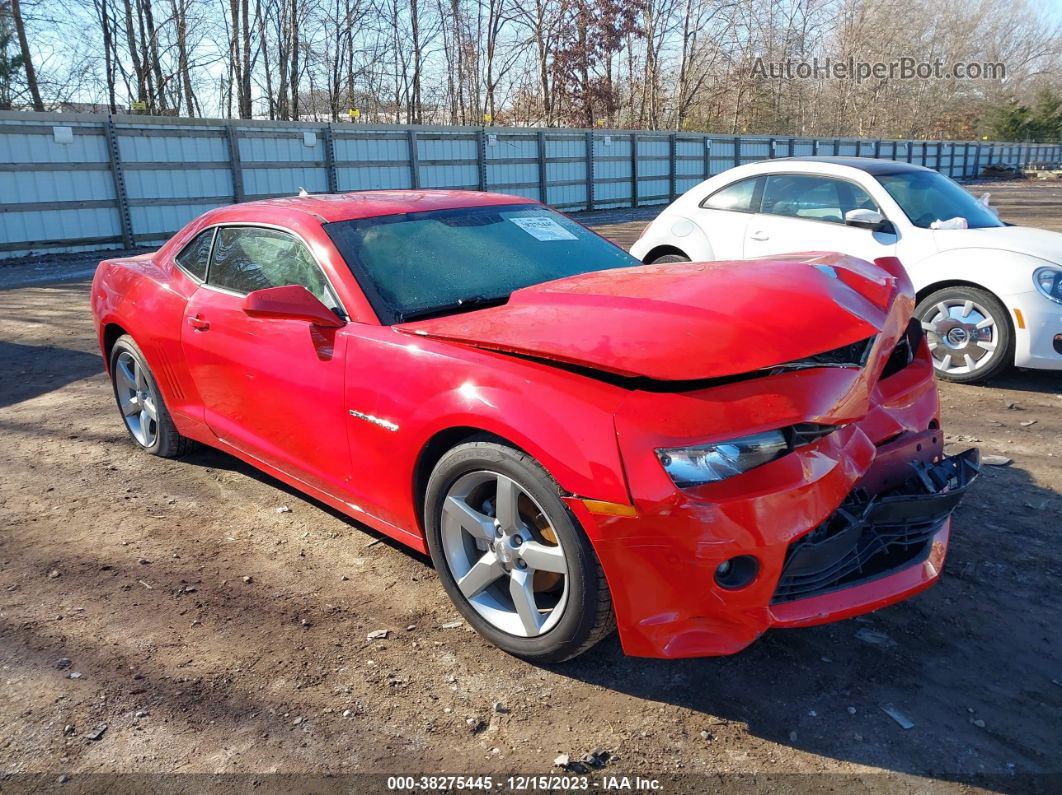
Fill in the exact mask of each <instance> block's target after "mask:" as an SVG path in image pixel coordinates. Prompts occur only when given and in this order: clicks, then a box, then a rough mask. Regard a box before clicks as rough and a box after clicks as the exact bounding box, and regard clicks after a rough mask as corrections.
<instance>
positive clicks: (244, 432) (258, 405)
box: [181, 226, 350, 496]
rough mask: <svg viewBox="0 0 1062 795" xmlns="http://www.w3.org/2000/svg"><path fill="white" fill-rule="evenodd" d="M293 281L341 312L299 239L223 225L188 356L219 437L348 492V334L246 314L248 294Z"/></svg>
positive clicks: (186, 339) (190, 310)
mask: <svg viewBox="0 0 1062 795" xmlns="http://www.w3.org/2000/svg"><path fill="white" fill-rule="evenodd" d="M285 284H301V285H302V286H304V287H306V288H307V289H308V290H310V292H312V293H314V295H316V296H317V297H318V298H320V299H322V301H323V302H324V303H325V304H326V306H330V307H337V308H339V307H338V300H337V299H336V298H335V297H334V296H335V293H334V291H333V290H332V288H331V286H330V285H329V284H328V281H327V279H326V278H325V276H324V274H323V273H322V272H321V270H320V268H319V267H318V265H317V264H316V262H314V260H313V257H312V255H311V254H310V253H309V251H308V250H307V249H306V247H305V245H304V244H303V243H302V242H301V241H300V240H298V239H297V238H295V237H294V236H292V235H290V234H288V233H287V232H282V231H279V230H276V229H268V228H264V227H252V226H239V227H224V228H221V229H219V230H218V234H217V238H216V240H215V243H214V251H213V254H212V256H211V261H210V269H209V271H208V275H207V281H206V284H204V285H202V286H200V287H199V289H198V290H196V292H195V293H194V294H193V295H192V297H191V300H189V302H188V305H187V309H186V311H185V318H184V320H185V322H184V324H183V329H182V332H181V336H182V343H183V349H184V356H185V360H186V361H187V364H188V368H189V370H190V372H191V376H192V379H193V380H194V382H195V384H196V386H197V388H198V391H199V394H200V396H201V398H202V401H203V410H204V419H205V421H206V423H207V425H208V426H209V427H210V429H211V430H212V431H213V432H214V433H215V434H216V435H217V436H218V438H219V439H221V440H222V441H224V442H227V443H228V444H231V445H232V446H234V447H236V448H238V449H239V450H241V451H243V452H245V453H247V454H249V455H251V456H254V457H255V458H257V459H259V460H261V461H263V462H265V463H267V464H271V465H273V466H275V467H277V468H279V469H281V470H283V471H285V472H287V473H288V474H291V475H294V476H296V477H298V478H300V479H304V480H305V481H306V482H307V483H309V484H311V485H313V486H316V487H318V488H320V489H322V490H324V491H326V492H329V493H331V494H333V495H337V496H338V495H339V494H340V493H342V491H343V490H344V488H343V487H344V484H345V483H346V481H347V479H348V478H349V475H350V454H349V445H348V442H347V434H346V425H345V419H344V418H345V411H344V408H343V383H344V369H345V368H344V365H343V352H344V349H345V347H346V346H345V341H346V335H344V334H343V333H342V332H341V331H337V330H336V329H326V328H319V327H317V326H313V325H311V324H310V323H308V322H306V321H300V320H288V319H279V318H268V317H251V316H249V315H248V314H247V313H245V312H244V311H243V300H244V296H245V295H246V294H247V293H249V292H252V291H253V290H257V289H263V288H267V287H279V286H282V285H285Z"/></svg>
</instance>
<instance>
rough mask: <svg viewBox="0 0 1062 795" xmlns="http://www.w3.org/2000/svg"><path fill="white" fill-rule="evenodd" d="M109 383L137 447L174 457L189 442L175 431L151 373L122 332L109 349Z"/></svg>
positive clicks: (140, 355) (134, 346)
mask: <svg viewBox="0 0 1062 795" xmlns="http://www.w3.org/2000/svg"><path fill="white" fill-rule="evenodd" d="M110 363H111V368H110V370H111V386H112V387H113V388H114V399H115V402H117V404H118V411H119V413H120V414H121V416H122V421H123V422H124V423H125V429H126V430H127V431H129V436H130V437H132V439H133V442H135V443H136V446H137V447H139V448H140V449H141V450H145V451H147V452H148V453H151V454H152V455H157V456H160V457H162V458H176V457H177V456H179V455H181V454H182V453H184V452H185V451H186V450H187V449H188V447H189V445H190V442H189V440H188V439H186V438H185V437H183V436H181V434H180V433H178V432H177V427H176V426H175V425H174V424H173V418H172V417H171V416H170V412H169V410H168V409H167V408H166V403H165V402H164V401H163V399H162V392H160V391H159V387H158V383H157V382H156V381H155V376H154V375H152V373H151V368H149V367H148V365H147V360H146V359H145V358H144V354H143V352H141V350H140V347H139V346H138V345H137V344H136V342H135V341H134V340H133V338H132V337H130V336H129V335H128V334H123V335H122V336H121V337H119V338H118V339H117V341H115V343H114V347H112V348H111V362H110Z"/></svg>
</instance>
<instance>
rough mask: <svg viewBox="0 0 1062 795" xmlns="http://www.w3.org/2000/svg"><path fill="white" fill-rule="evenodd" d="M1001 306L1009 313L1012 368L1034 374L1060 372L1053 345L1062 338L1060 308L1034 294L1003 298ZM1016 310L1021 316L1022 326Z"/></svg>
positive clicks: (1060, 356) (1060, 358)
mask: <svg viewBox="0 0 1062 795" xmlns="http://www.w3.org/2000/svg"><path fill="white" fill-rule="evenodd" d="M1003 302H1004V303H1005V304H1006V306H1007V307H1008V309H1009V310H1010V312H1011V313H1012V315H1011V322H1012V323H1013V325H1014V331H1015V340H1014V364H1015V365H1017V366H1018V367H1029V368H1033V369H1036V370H1062V350H1059V348H1058V344H1057V343H1056V342H1055V338H1056V337H1057V336H1059V335H1062V304H1056V303H1055V302H1054V301H1051V300H1049V299H1047V298H1045V297H1044V296H1042V295H1040V293H1038V292H1035V291H1032V292H1028V293H1022V294H1020V295H1013V296H1009V297H1004V298H1003ZM1015 310H1017V311H1018V312H1020V313H1021V322H1018V319H1017V317H1016V314H1015ZM1022 326H1024V328H1022Z"/></svg>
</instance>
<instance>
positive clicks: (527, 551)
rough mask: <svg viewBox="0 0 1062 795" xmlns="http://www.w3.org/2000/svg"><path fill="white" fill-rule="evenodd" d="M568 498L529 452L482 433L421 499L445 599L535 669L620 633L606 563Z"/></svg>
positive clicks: (451, 458)
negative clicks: (616, 630)
mask: <svg viewBox="0 0 1062 795" xmlns="http://www.w3.org/2000/svg"><path fill="white" fill-rule="evenodd" d="M561 494H562V492H561V489H560V487H559V486H558V485H557V483H556V481H554V480H553V478H551V477H550V476H549V474H548V473H547V472H546V470H545V469H544V468H543V467H542V465H541V464H539V463H538V462H537V461H535V460H534V459H533V458H531V457H530V456H529V455H527V454H525V453H523V452H521V451H519V450H517V449H515V448H513V447H510V446H509V445H506V444H503V443H501V442H500V440H498V439H496V438H495V437H490V436H481V437H476V438H475V440H474V441H470V442H467V443H465V444H461V445H458V446H457V447H455V448H453V449H452V450H450V451H449V452H447V453H446V454H445V455H444V456H443V457H442V459H440V461H439V463H438V464H437V465H436V466H435V469H434V471H433V472H432V474H431V477H430V478H429V480H428V486H427V492H426V494H425V500H424V502H425V510H424V517H425V524H426V530H427V541H428V549H429V551H430V552H431V557H432V561H433V562H434V564H435V569H436V571H437V572H438V574H439V579H440V580H441V581H442V584H443V588H444V589H445V590H446V593H447V595H449V597H450V599H451V600H452V601H453V603H454V605H455V606H456V607H457V609H458V610H459V611H460V612H461V615H463V616H464V617H465V619H466V620H467V621H468V622H469V624H470V625H471V626H472V627H473V628H474V629H475V630H476V631H478V632H479V633H480V634H481V635H483V636H484V637H485V638H487V640H489V641H490V642H491V643H493V644H494V645H495V646H497V647H499V648H500V649H502V650H504V651H506V652H508V653H509V654H512V655H514V656H517V657H521V658H523V659H525V660H529V661H532V662H536V663H556V662H562V661H564V660H569V659H571V658H573V657H575V656H577V655H579V654H582V653H583V652H584V651H586V650H587V649H589V648H590V647H591V646H593V645H594V644H596V643H597V642H598V641H600V640H601V639H603V638H604V637H606V636H607V635H609V634H610V633H611V632H612V631H613V629H614V628H615V619H614V617H613V613H612V599H611V596H610V594H609V590H608V584H607V583H606V581H605V575H604V573H603V572H602V570H601V565H600V563H599V562H598V560H597V556H596V555H595V554H594V550H593V547H592V546H591V545H590V541H589V539H588V538H587V537H586V534H585V533H584V532H583V530H582V528H581V527H580V526H579V523H578V520H577V519H576V518H575V516H574V515H573V514H572V513H571V511H569V510H568V507H567V506H566V505H565V504H564V502H563V500H562V499H561ZM507 506H516V507H515V508H513V509H512V510H506V507H507ZM525 556H526V560H525ZM560 572H564V573H563V574H561V573H560ZM459 582H460V584H459ZM557 611H560V612H559V614H557Z"/></svg>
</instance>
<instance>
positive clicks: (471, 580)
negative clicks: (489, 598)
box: [457, 550, 505, 599]
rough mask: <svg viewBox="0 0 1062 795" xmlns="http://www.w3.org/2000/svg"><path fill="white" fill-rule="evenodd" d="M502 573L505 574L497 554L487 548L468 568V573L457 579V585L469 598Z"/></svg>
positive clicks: (477, 593)
mask: <svg viewBox="0 0 1062 795" xmlns="http://www.w3.org/2000/svg"><path fill="white" fill-rule="evenodd" d="M503 574H505V569H503V568H502V565H501V563H500V562H499V561H498V556H497V555H495V554H494V552H493V551H492V550H487V552H485V553H484V555H483V557H481V558H480V559H479V560H477V561H476V562H475V564H473V566H472V568H471V569H469V570H468V573H467V574H465V576H464V577H462V578H461V579H459V580H458V581H457V587H458V588H460V589H461V593H463V594H464V595H465V598H466V599H471V598H472V597H474V596H477V595H479V593H480V592H482V591H483V589H484V588H486V587H487V586H488V585H490V584H491V583H492V582H494V581H495V580H497V579H498V578H499V577H501V576H502V575H503Z"/></svg>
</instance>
